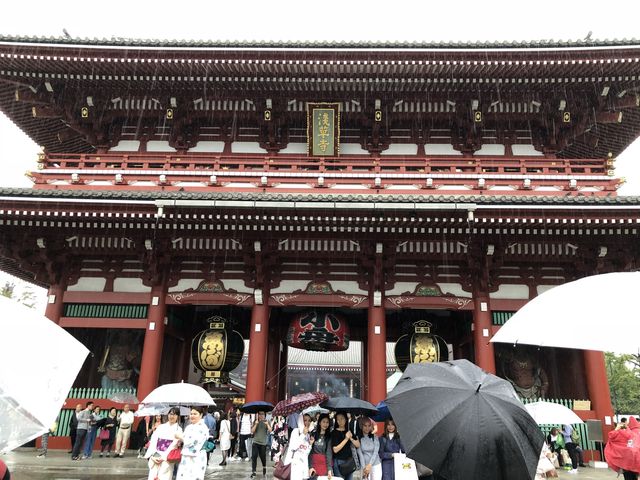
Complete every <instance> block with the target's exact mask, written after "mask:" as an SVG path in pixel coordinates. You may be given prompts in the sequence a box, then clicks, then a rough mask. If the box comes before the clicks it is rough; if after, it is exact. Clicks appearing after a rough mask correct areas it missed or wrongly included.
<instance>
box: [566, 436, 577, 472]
mask: <svg viewBox="0 0 640 480" xmlns="http://www.w3.org/2000/svg"><path fill="white" fill-rule="evenodd" d="M576 447H577V445H576V444H575V443H572V442H569V443H566V444H565V448H566V449H567V453H569V458H571V468H573V469H574V470H575V469H576V468H578V451H577V450H576Z"/></svg>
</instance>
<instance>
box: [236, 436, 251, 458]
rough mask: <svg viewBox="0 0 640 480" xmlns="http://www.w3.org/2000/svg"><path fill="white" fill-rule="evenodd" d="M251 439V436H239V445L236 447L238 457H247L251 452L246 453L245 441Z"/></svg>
mask: <svg viewBox="0 0 640 480" xmlns="http://www.w3.org/2000/svg"><path fill="white" fill-rule="evenodd" d="M249 438H251V435H240V445H238V456H239V457H242V458H244V457H248V456H249V455H251V452H247V439H249Z"/></svg>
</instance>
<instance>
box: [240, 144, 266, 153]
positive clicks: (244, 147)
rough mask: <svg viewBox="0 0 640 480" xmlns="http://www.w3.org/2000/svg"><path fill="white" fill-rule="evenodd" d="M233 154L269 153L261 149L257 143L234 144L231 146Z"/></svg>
mask: <svg viewBox="0 0 640 480" xmlns="http://www.w3.org/2000/svg"><path fill="white" fill-rule="evenodd" d="M231 152H233V153H267V151H266V150H265V149H264V148H260V144H259V143H257V142H233V143H232V144H231Z"/></svg>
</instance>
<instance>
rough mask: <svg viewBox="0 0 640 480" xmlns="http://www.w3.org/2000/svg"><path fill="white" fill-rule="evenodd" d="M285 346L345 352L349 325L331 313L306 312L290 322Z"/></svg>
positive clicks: (323, 311)
mask: <svg viewBox="0 0 640 480" xmlns="http://www.w3.org/2000/svg"><path fill="white" fill-rule="evenodd" d="M287 345H289V346H290V347H295V348H302V349H304V350H313V351H318V352H327V351H341V350H346V349H347V348H349V325H348V324H347V322H346V320H345V319H344V318H342V317H341V316H339V315H338V314H336V313H334V312H332V311H326V310H321V309H314V310H307V311H305V312H302V313H299V314H297V315H296V316H295V317H293V320H291V323H290V324H289V330H288V331H287Z"/></svg>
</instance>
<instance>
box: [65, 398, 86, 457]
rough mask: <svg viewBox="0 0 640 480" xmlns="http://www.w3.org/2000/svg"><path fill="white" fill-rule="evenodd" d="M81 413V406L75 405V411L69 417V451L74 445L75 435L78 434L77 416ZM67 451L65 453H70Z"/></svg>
mask: <svg viewBox="0 0 640 480" xmlns="http://www.w3.org/2000/svg"><path fill="white" fill-rule="evenodd" d="M81 411H82V405H80V404H77V405H76V411H75V412H73V413H72V414H71V416H70V417H69V437H71V450H73V446H74V445H75V443H76V433H77V432H78V414H79V413H80V412H81ZM71 450H69V451H68V452H67V453H71Z"/></svg>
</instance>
